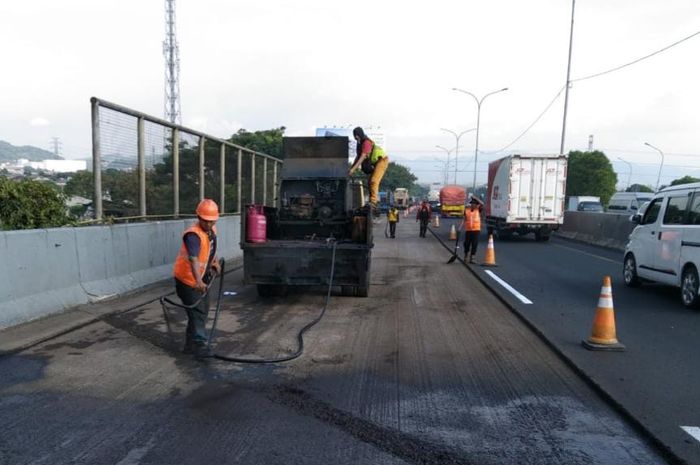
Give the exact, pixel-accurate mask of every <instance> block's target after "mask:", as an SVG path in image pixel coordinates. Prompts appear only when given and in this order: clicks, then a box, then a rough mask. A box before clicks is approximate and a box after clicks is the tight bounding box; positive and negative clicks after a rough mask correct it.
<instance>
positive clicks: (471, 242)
mask: <svg viewBox="0 0 700 465" xmlns="http://www.w3.org/2000/svg"><path fill="white" fill-rule="evenodd" d="M478 244H479V231H467V234H466V235H465V236H464V258H467V257H469V255H470V254H469V250H470V249H471V255H475V254H476V246H477V245H478Z"/></svg>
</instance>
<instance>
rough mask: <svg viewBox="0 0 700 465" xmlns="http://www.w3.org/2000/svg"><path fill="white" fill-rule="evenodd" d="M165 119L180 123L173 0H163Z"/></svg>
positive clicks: (177, 53)
mask: <svg viewBox="0 0 700 465" xmlns="http://www.w3.org/2000/svg"><path fill="white" fill-rule="evenodd" d="M163 55H164V56H165V119H166V120H168V121H170V122H171V123H174V124H181V123H182V119H181V115H180V48H179V47H178V45H177V37H176V36H175V0H165V40H164V41H163Z"/></svg>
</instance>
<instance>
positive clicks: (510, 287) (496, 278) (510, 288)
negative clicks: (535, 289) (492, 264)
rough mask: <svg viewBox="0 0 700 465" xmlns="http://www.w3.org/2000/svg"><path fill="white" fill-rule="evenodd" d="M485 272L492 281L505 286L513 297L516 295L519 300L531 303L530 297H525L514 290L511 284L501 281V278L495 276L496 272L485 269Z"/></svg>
mask: <svg viewBox="0 0 700 465" xmlns="http://www.w3.org/2000/svg"><path fill="white" fill-rule="evenodd" d="M486 274H487V275H489V276H491V277H492V278H493V280H494V281H496V282H497V283H498V284H500V285H501V286H503V287H505V288H506V289H507V290H508V291H510V293H511V294H513V295H514V296H515V297H517V298H518V300H520V301H521V302H522V303H524V304H532V301H531V300H530V299H528V298H527V297H525V296H524V295H522V294H521V293H520V292H518V291H516V290H515V289H514V288H513V286H511V285H510V284H508V283H507V282H505V281H503V280H502V279H501V278H499V277H498V276H496V273H494V272H493V271H491V270H486Z"/></svg>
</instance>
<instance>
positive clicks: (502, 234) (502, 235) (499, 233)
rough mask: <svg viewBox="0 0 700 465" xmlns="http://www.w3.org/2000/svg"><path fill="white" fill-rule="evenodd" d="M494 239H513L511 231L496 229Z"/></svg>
mask: <svg viewBox="0 0 700 465" xmlns="http://www.w3.org/2000/svg"><path fill="white" fill-rule="evenodd" d="M496 237H498V239H500V240H508V239H510V238H512V237H513V230H512V229H497V230H496Z"/></svg>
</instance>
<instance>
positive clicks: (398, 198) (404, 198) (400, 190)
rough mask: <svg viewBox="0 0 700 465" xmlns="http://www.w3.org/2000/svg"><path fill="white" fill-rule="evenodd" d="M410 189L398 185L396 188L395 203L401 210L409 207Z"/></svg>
mask: <svg viewBox="0 0 700 465" xmlns="http://www.w3.org/2000/svg"><path fill="white" fill-rule="evenodd" d="M408 201H409V199H408V189H406V188H405V187H397V188H396V190H394V205H396V208H398V209H399V210H405V209H407V208H408V203H409V202H408Z"/></svg>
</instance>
